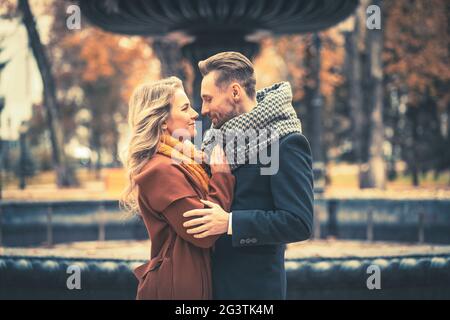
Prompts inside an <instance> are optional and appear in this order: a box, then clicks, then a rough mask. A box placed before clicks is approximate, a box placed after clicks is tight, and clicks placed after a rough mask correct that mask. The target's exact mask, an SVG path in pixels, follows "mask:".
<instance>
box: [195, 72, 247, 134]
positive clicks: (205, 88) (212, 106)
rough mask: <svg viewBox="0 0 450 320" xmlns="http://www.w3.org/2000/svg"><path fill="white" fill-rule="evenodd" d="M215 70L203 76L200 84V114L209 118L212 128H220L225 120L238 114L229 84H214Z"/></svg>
mask: <svg viewBox="0 0 450 320" xmlns="http://www.w3.org/2000/svg"><path fill="white" fill-rule="evenodd" d="M216 76H217V71H212V72H210V73H208V74H207V75H206V76H205V77H203V80H202V85H201V97H202V101H203V104H202V115H203V116H208V117H209V118H210V119H211V122H212V124H213V125H214V128H220V127H221V126H222V125H223V124H224V123H225V122H227V121H228V120H230V119H232V118H234V117H236V116H237V115H238V112H237V106H236V105H235V103H234V102H233V99H232V90H231V88H230V86H227V85H225V86H224V87H223V88H221V87H218V86H216Z"/></svg>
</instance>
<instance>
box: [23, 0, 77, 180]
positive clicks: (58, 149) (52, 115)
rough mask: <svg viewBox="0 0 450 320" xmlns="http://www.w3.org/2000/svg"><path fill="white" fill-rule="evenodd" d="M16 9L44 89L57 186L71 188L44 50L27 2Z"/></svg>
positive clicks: (73, 177)
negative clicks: (19, 14) (20, 16)
mask: <svg viewBox="0 0 450 320" xmlns="http://www.w3.org/2000/svg"><path fill="white" fill-rule="evenodd" d="M18 9H19V10H20V12H21V14H22V21H23V23H24V25H25V27H26V29H27V33H28V41H29V45H30V47H31V50H32V51H33V54H34V57H35V59H36V62H37V65H38V68H39V71H40V73H41V77H42V82H43V87H44V105H45V108H46V111H47V114H46V116H47V122H48V128H49V131H50V140H51V144H52V149H53V162H54V165H55V170H56V175H57V185H58V186H60V187H62V186H72V185H74V184H76V178H75V175H74V174H73V172H72V170H70V168H69V164H68V161H67V156H66V153H65V150H64V136H63V134H64V133H63V131H62V128H61V125H60V122H59V114H58V111H59V110H58V101H57V99H56V87H55V82H54V78H53V75H52V72H51V69H50V68H51V66H50V62H49V60H48V57H47V54H46V52H45V48H44V46H43V45H42V42H41V39H40V35H39V33H38V31H37V29H36V24H35V18H34V16H33V13H32V12H31V9H30V6H29V3H28V0H19V1H18Z"/></svg>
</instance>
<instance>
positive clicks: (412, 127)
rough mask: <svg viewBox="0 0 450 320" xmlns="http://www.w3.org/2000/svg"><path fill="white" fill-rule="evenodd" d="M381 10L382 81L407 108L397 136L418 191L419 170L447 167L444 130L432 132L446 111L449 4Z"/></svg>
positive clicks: (442, 0)
mask: <svg viewBox="0 0 450 320" xmlns="http://www.w3.org/2000/svg"><path fill="white" fill-rule="evenodd" d="M384 5H385V7H384V11H383V14H384V16H385V20H386V22H385V51H384V62H385V72H386V74H387V78H386V82H387V86H388V88H389V90H390V92H394V93H395V94H399V95H400V97H399V99H400V100H403V101H405V104H406V106H407V112H406V113H404V116H406V117H407V119H406V120H407V125H405V126H404V128H400V130H397V132H396V133H397V134H400V135H401V138H399V139H398V140H399V143H400V147H401V148H402V155H403V158H404V159H405V160H406V161H407V163H408V166H409V170H410V172H411V173H412V176H413V184H414V185H416V186H417V185H418V184H419V172H420V171H426V170H428V169H430V168H434V169H435V170H437V171H439V170H443V169H445V168H449V167H450V159H449V152H448V151H446V150H448V149H449V148H448V145H450V140H449V139H448V131H447V133H446V132H445V131H446V130H439V129H437V128H439V127H440V123H441V122H445V119H448V112H449V111H448V110H449V102H450V90H449V89H450V85H449V79H450V68H449V55H448V50H449V23H448V17H449V12H450V5H449V3H448V1H446V0H430V1H426V2H425V1H419V0H415V1H407V0H399V1H389V2H386V3H385V4H384ZM403 97H404V98H403ZM430 114H433V116H431V117H430V116H429V115H430ZM400 115H402V114H400ZM440 119H442V120H444V121H440ZM401 129H404V130H408V131H409V132H404V130H403V131H402V130H401ZM430 135H431V136H430Z"/></svg>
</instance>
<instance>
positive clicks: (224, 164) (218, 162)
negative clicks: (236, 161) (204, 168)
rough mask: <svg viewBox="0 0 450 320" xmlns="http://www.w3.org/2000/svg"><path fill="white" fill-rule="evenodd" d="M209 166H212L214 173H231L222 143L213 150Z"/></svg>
mask: <svg viewBox="0 0 450 320" xmlns="http://www.w3.org/2000/svg"><path fill="white" fill-rule="evenodd" d="M209 166H210V167H211V173H212V174H214V173H218V172H225V173H231V169H230V166H229V164H228V160H227V157H226V155H225V152H224V151H223V149H222V147H221V146H220V145H216V146H215V147H214V149H213V151H212V152H211V156H210V157H209Z"/></svg>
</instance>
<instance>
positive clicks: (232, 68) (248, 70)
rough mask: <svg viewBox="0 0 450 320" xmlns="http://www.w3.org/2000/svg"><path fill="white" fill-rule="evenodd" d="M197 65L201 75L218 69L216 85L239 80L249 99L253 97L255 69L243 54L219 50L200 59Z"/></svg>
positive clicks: (221, 85)
mask: <svg viewBox="0 0 450 320" xmlns="http://www.w3.org/2000/svg"><path fill="white" fill-rule="evenodd" d="M198 67H199V69H200V72H201V74H202V75H203V76H206V75H207V74H208V73H210V72H212V71H218V73H217V74H218V75H217V78H216V86H218V87H223V86H224V85H226V84H229V83H230V82H231V81H233V80H234V81H237V82H239V84H240V85H241V86H242V87H243V88H244V90H245V92H246V93H247V95H248V96H249V97H250V98H251V99H253V98H254V97H255V94H256V89H255V86H256V79H255V71H254V69H253V64H252V63H251V61H250V60H249V59H248V58H247V57H246V56H244V55H243V54H241V53H239V52H233V51H228V52H221V53H218V54H215V55H213V56H211V57H209V58H208V59H206V60H202V61H200V62H199V63H198Z"/></svg>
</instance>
